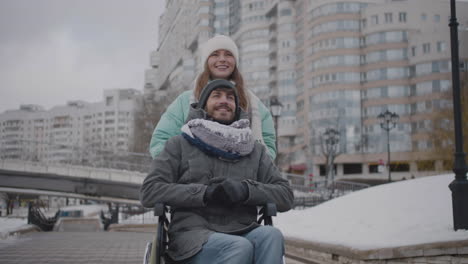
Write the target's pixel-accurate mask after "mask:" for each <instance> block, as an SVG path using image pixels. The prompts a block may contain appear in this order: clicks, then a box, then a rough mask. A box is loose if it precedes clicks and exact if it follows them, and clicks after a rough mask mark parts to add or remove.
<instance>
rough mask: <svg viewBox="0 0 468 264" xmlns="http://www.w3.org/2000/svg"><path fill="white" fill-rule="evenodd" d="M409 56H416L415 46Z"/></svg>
mask: <svg viewBox="0 0 468 264" xmlns="http://www.w3.org/2000/svg"><path fill="white" fill-rule="evenodd" d="M411 56H413V57H414V56H416V46H412V47H411Z"/></svg>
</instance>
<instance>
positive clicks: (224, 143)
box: [181, 119, 255, 160]
mask: <svg viewBox="0 0 468 264" xmlns="http://www.w3.org/2000/svg"><path fill="white" fill-rule="evenodd" d="M249 125H250V122H249V120H247V119H241V120H239V121H236V122H234V123H232V124H231V125H229V126H228V125H223V124H220V123H218V122H214V121H210V120H205V119H192V120H190V121H189V122H187V123H186V124H185V125H184V126H183V127H182V129H181V130H182V136H183V137H184V138H185V139H186V140H188V141H189V142H190V143H191V144H193V145H194V146H196V147H198V148H199V149H200V150H202V151H203V152H205V153H207V154H208V155H211V156H217V157H221V158H225V159H229V160H236V159H239V158H241V157H243V156H246V155H248V154H250V152H252V150H253V148H254V142H255V141H254V139H253V137H252V130H251V129H250V127H249Z"/></svg>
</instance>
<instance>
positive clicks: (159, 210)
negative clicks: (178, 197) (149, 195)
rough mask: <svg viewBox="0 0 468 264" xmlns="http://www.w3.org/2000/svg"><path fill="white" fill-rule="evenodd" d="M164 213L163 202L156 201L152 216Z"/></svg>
mask: <svg viewBox="0 0 468 264" xmlns="http://www.w3.org/2000/svg"><path fill="white" fill-rule="evenodd" d="M163 215H165V205H164V204H163V203H156V204H155V205H154V216H163Z"/></svg>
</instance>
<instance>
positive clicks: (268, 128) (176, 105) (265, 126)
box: [149, 90, 276, 160]
mask: <svg viewBox="0 0 468 264" xmlns="http://www.w3.org/2000/svg"><path fill="white" fill-rule="evenodd" d="M192 93H193V91H192V90H189V91H185V92H183V93H182V94H180V95H179V96H178V97H177V98H176V99H175V100H174V101H173V102H172V103H171V104H170V105H169V107H168V108H167V110H166V112H164V114H163V115H162V116H161V119H160V120H159V122H158V124H157V126H156V128H155V129H154V131H153V136H152V137H151V142H150V149H149V151H150V154H151V156H152V157H153V159H154V158H155V157H156V156H157V155H158V154H159V153H160V152H161V151H162V150H163V148H164V145H165V144H166V141H167V140H168V139H169V138H171V137H174V136H177V135H180V134H181V131H180V129H181V128H182V126H183V125H184V124H185V121H186V120H187V116H188V113H189V109H190V100H191V96H192ZM249 95H250V102H251V108H252V111H251V127H252V134H253V136H254V137H255V139H256V140H257V141H259V142H261V143H263V144H264V145H265V146H266V147H267V149H268V154H269V156H270V157H271V158H272V159H273V160H274V159H275V157H276V146H275V142H276V135H275V129H274V125H273V119H272V117H271V114H270V111H268V108H266V106H265V105H264V104H263V103H262V102H261V101H260V100H259V99H258V98H257V97H256V96H255V95H253V93H249ZM257 131H258V132H257Z"/></svg>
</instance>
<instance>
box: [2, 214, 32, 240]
mask: <svg viewBox="0 0 468 264" xmlns="http://www.w3.org/2000/svg"><path fill="white" fill-rule="evenodd" d="M27 223H28V220H27V219H26V218H6V217H0V239H3V238H6V237H7V236H8V233H9V232H11V231H15V230H18V229H20V228H22V227H24V226H26V225H27Z"/></svg>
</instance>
